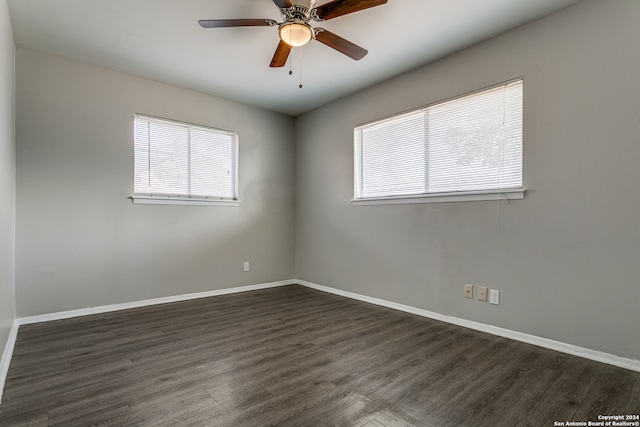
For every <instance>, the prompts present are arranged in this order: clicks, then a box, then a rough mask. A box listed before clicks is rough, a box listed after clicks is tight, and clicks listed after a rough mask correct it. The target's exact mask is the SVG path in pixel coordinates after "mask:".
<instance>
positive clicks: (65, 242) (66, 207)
mask: <svg viewBox="0 0 640 427" xmlns="http://www.w3.org/2000/svg"><path fill="white" fill-rule="evenodd" d="M16 99H17V101H16V114H17V120H16V140H17V147H16V164H17V171H16V216H17V222H16V234H17V238H16V259H17V260H16V293H17V295H16V311H17V317H24V316H31V315H38V314H44V313H52V312H59V311H64V310H72V309H80V308H85V307H92V306H101V305H107V304H115V303H121V302H130V301H137V300H143V299H149V298H156V297H164V296H172V295H180V294H185V293H192V292H201V291H209V290H215V289H221V288H228V287H235V286H242V285H251V284H258V283H266V282H272V281H279V280H284V279H290V278H291V277H293V274H294V207H295V206H294V190H293V186H294V172H295V170H294V161H295V158H294V156H295V149H294V148H295V147H294V141H293V119H292V118H290V117H288V116H284V115H280V114H276V113H272V112H268V111H265V110H261V109H257V108H252V107H248V106H245V105H241V104H238V103H234V102H230V101H227V100H224V99H220V98H216V97H212V96H208V95H203V94H200V93H196V92H192V91H188V90H184V89H181V88H177V87H173V86H169V85H165V84H161V83H158V82H154V81H150V80H145V79H142V78H138V77H134V76H131V75H126V74H122V73H117V72H114V71H110V70H107V69H104V68H99V67H95V66H91V65H87V64H83V63H79V62H74V61H70V60H67V59H63V58H60V57H56V56H51V55H46V54H42V53H37V52H34V51H29V50H23V49H18V50H17V78H16ZM136 112H139V113H145V114H151V115H154V116H159V117H167V118H172V119H176V120H181V121H186V122H191V123H197V124H203V125H209V126H213V127H220V128H224V129H231V130H235V131H237V132H238V134H239V136H240V148H239V152H240V153H239V162H240V166H239V169H240V170H239V174H240V178H239V194H240V198H241V199H242V204H241V206H240V207H236V208H234V207H201V206H168V205H162V206H150V205H134V204H132V203H131V200H129V199H128V197H129V196H130V195H131V193H132V187H133V142H132V135H133V115H134V113H136ZM243 261H249V262H250V263H251V271H250V272H247V273H244V272H243V271H242V263H243Z"/></svg>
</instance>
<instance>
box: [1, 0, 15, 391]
mask: <svg viewBox="0 0 640 427" xmlns="http://www.w3.org/2000/svg"><path fill="white" fill-rule="evenodd" d="M14 70H15V47H14V45H13V34H12V31H11V23H10V21H9V11H8V9H7V2H6V1H4V0H2V1H0V358H2V354H3V352H4V349H5V346H6V343H7V338H8V337H9V332H10V330H11V325H12V324H13V319H14V317H15V313H14V303H15V292H14V271H15V269H14V265H15V249H14V248H15V244H14V239H15V162H14V158H15V155H14V147H15V137H14V92H15V85H14ZM0 394H1V391H0Z"/></svg>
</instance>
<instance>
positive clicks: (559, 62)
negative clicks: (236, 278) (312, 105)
mask: <svg viewBox="0 0 640 427" xmlns="http://www.w3.org/2000/svg"><path fill="white" fill-rule="evenodd" d="M639 27H640V2H638V1H635V0H626V1H625V0H617V1H608V2H604V1H588V2H584V3H580V4H578V5H576V6H574V7H571V8H569V9H565V10H564V11H561V12H559V13H557V14H554V15H551V16H549V17H547V18H545V19H542V20H539V21H536V22H533V23H531V24H529V25H527V26H524V27H521V28H519V29H516V30H514V31H511V32H509V33H505V34H503V35H501V36H499V37H497V38H494V39H492V40H489V41H487V42H484V43H481V44H479V45H476V46H474V47H471V48H469V49H466V50H464V51H461V52H459V53H457V54H455V55H452V56H450V57H447V58H445V59H443V60H441V61H439V62H436V63H433V64H431V65H428V66H425V67H423V68H420V69H417V70H415V71H413V72H410V73H408V74H406V75H402V76H399V77H397V78H394V79H391V80H389V81H387V82H385V83H383V84H380V85H378V86H376V87H372V88H369V89H367V90H365V91H363V92H360V93H358V94H355V95H353V96H349V97H347V98H344V99H342V100H339V101H337V102H334V103H332V104H330V105H327V106H325V107H323V108H321V109H318V110H316V111H313V112H311V113H309V114H306V115H305V116H303V117H300V118H299V119H298V120H297V121H296V144H297V153H296V156H297V185H296V191H297V201H296V203H297V217H298V220H297V233H296V270H297V271H296V274H297V276H296V277H298V278H300V279H304V280H308V281H311V282H315V283H318V284H321V285H327V286H332V287H335V288H339V289H342V290H346V291H351V292H356V293H360V294H364V295H368V296H372V297H377V298H383V299H386V300H389V301H394V302H398V303H403V304H408V305H411V306H415V307H419V308H423V309H426V310H431V311H434V312H438V313H442V314H445V315H450V316H457V317H461V318H465V319H469V320H473V321H478V322H482V323H486V324H490V325H496V326H499V327H504V328H508V329H512V330H516V331H521V332H524V333H529V334H534V335H538V336H541V337H547V338H550V339H554V340H559V341H563V342H567V343H573V344H576V345H580V346H584V347H587V348H591V349H596V350H601V351H604V352H608V353H612V354H616V355H621V356H626V357H631V358H635V359H640V340H638V325H640V310H639V309H638V302H639V301H640V287H639V286H638V284H639V279H638V278H639V277H640V262H639V260H640V167H638V165H639V164H640V141H639V140H640V101H639V100H640V85H639V84H638V76H640V55H638V42H639V41H640V39H639V38H638V28H639ZM519 76H522V77H524V121H525V123H524V183H525V186H526V187H527V188H528V189H529V191H528V193H527V195H526V198H525V199H524V200H522V201H513V202H511V203H507V202H465V203H433V204H422V205H393V206H357V207H354V206H351V204H350V199H351V198H352V197H353V128H354V126H356V125H358V124H361V123H363V122H367V121H371V120H374V119H377V118H381V117H385V116H388V115H391V114H393V113H397V112H400V111H404V110H407V109H411V108H415V107H418V106H421V105H426V104H429V103H433V102H436V101H438V100H442V99H446V98H449V97H452V96H455V95H459V94H463V93H465V92H468V91H472V90H476V89H479V88H482V87H485V86H489V85H493V84H495V83H499V82H502V81H506V80H509V79H513V78H516V77H519ZM464 283H472V284H476V285H485V286H488V287H489V288H493V289H498V290H500V291H501V302H500V305H499V306H494V305H490V304H488V303H482V302H479V301H478V300H477V299H475V300H468V299H464V298H463V284H464Z"/></svg>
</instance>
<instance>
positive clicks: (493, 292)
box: [489, 289, 500, 304]
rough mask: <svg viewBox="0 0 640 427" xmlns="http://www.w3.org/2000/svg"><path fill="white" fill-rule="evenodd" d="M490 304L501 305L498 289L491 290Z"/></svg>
mask: <svg viewBox="0 0 640 427" xmlns="http://www.w3.org/2000/svg"><path fill="white" fill-rule="evenodd" d="M489 302H490V303H491V304H500V291H498V290H496V289H490V290H489Z"/></svg>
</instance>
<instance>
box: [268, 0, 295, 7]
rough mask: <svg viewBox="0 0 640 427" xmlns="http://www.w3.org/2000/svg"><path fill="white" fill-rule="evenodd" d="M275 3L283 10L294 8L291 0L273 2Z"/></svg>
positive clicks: (274, 0) (275, 0)
mask: <svg viewBox="0 0 640 427" xmlns="http://www.w3.org/2000/svg"><path fill="white" fill-rule="evenodd" d="M273 2H274V3H275V4H276V6H278V7H281V8H288V7H293V3H291V0H273Z"/></svg>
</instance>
